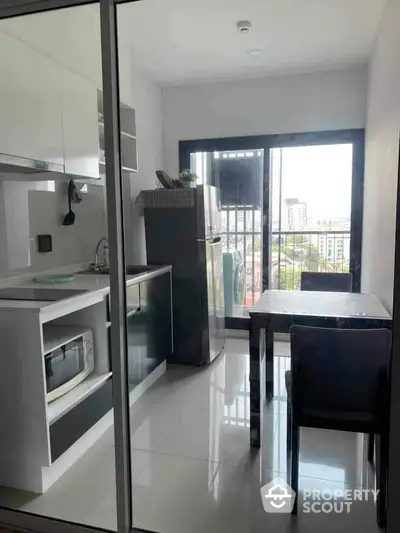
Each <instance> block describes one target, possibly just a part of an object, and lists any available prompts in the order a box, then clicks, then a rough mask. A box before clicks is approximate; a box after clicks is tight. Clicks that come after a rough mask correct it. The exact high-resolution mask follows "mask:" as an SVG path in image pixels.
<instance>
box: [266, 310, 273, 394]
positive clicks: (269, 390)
mask: <svg viewBox="0 0 400 533" xmlns="http://www.w3.org/2000/svg"><path fill="white" fill-rule="evenodd" d="M265 378H266V383H265V387H266V389H265V390H266V395H267V401H268V402H270V401H271V400H272V398H273V397H274V328H273V325H272V317H271V318H270V319H269V321H268V326H267V328H266V330H265Z"/></svg>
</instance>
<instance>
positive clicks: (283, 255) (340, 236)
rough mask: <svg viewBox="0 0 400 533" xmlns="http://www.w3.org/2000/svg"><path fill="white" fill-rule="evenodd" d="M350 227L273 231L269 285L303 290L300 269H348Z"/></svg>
mask: <svg viewBox="0 0 400 533" xmlns="http://www.w3.org/2000/svg"><path fill="white" fill-rule="evenodd" d="M349 269H350V231H301V232H293V231H280V232H279V231H274V232H272V233H271V265H270V288H271V289H279V290H300V278H301V272H305V271H307V272H349Z"/></svg>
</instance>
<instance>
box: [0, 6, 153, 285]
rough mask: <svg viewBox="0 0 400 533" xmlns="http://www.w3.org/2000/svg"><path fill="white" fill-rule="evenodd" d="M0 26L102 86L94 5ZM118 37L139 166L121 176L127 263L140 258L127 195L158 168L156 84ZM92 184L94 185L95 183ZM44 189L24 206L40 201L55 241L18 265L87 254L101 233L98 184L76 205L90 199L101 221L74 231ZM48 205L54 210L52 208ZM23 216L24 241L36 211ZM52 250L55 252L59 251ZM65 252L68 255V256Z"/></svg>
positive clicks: (137, 227) (149, 182)
mask: <svg viewBox="0 0 400 533" xmlns="http://www.w3.org/2000/svg"><path fill="white" fill-rule="evenodd" d="M118 12H119V13H120V16H123V10H119V11H118ZM0 32H4V33H6V34H7V35H9V36H11V38H14V39H18V40H19V41H22V42H23V43H25V45H26V46H28V47H29V48H32V49H34V50H35V51H36V52H37V53H40V54H43V55H45V56H47V57H49V58H50V59H52V60H53V61H54V62H55V63H57V65H58V66H59V67H61V68H62V69H64V71H65V72H67V73H68V72H74V73H75V74H77V75H79V76H81V77H83V78H85V79H86V80H87V81H89V82H90V83H92V84H93V88H94V91H95V90H96V89H97V88H101V87H102V71H101V50H100V46H101V45H100V18H99V13H98V10H97V9H96V7H87V6H83V7H77V8H71V9H65V10H59V11H53V12H48V13H42V14H39V15H32V16H26V17H18V18H14V19H8V20H3V21H0ZM123 41H124V39H122V42H121V43H120V50H119V53H120V90H121V99H122V100H123V101H124V102H126V103H128V104H130V105H132V106H134V107H135V108H136V128H137V145H138V152H139V172H138V173H137V174H132V175H131V177H130V178H129V176H126V177H125V183H124V185H125V194H124V199H125V211H126V212H127V215H126V222H127V227H126V245H127V260H128V261H129V262H130V263H140V262H143V261H145V246H144V227H143V219H142V217H139V215H138V213H137V210H136V209H135V208H134V207H133V208H132V201H131V200H132V199H134V198H135V197H136V195H137V194H138V193H139V192H140V190H141V189H144V188H153V187H154V182H155V174H154V172H155V170H157V169H158V168H162V140H161V135H162V133H161V94H160V89H158V88H157V87H156V86H155V85H154V84H153V83H152V82H151V81H150V80H148V79H147V78H146V77H145V76H144V75H143V74H141V73H140V72H138V71H137V70H136V69H133V65H132V61H131V56H130V51H129V49H128V48H127V47H126V46H125V45H124V44H123ZM16 67H17V66H16ZM18 187H19V188H20V187H21V186H18ZM22 187H23V185H22ZM30 187H32V186H28V187H27V190H28V189H29V188H30ZM97 189H100V188H99V187H97ZM57 190H59V188H57ZM102 192H104V191H102ZM0 193H1V191H0ZM52 194H53V196H52ZM46 195H47V196H46V198H47V201H46V200H45V199H44V198H45V197H44V196H43V195H42V196H40V195H39V196H37V195H36V196H35V202H33V200H32V201H30V202H29V208H30V209H37V206H38V203H39V204H40V202H46V209H44V210H43V212H42V214H41V216H40V226H41V227H42V228H47V231H46V232H47V233H51V234H53V236H54V237H55V236H56V237H57V247H56V250H55V251H54V252H53V253H51V254H46V255H45V256H40V258H39V259H38V258H36V259H38V260H36V261H35V260H34V261H31V264H30V265H26V266H25V267H24V269H26V268H28V269H31V270H34V269H35V268H38V267H39V266H40V267H41V268H53V267H55V266H61V265H62V264H68V263H75V262H83V261H85V262H86V261H88V260H92V259H93V257H94V249H95V246H96V241H97V240H98V238H99V237H101V235H102V234H104V233H106V223H105V217H104V198H103V197H102V194H100V190H96V188H94V187H91V188H90V189H89V196H90V200H88V199H87V198H88V197H86V198H85V200H84V202H83V203H82V206H78V208H77V209H78V211H80V213H81V215H80V220H81V221H82V220H83V221H84V220H85V218H86V219H87V216H86V211H85V209H84V208H83V206H84V205H85V204H86V205H88V203H89V202H90V211H93V209H96V210H97V211H99V212H100V211H101V213H98V214H99V216H98V217H97V218H96V220H97V222H99V221H100V220H103V222H102V226H101V227H100V228H98V230H97V231H96V228H94V227H93V224H91V223H90V221H87V222H88V223H87V224H83V225H80V224H79V226H80V227H79V231H77V226H75V227H70V228H65V227H62V226H61V225H60V216H59V215H60V210H61V209H62V198H61V199H60V198H59V194H57V195H55V194H54V193H46ZM26 196H27V192H26ZM56 196H57V197H56ZM53 197H54V198H53ZM31 198H33V196H32V195H31V196H30V200H31ZM60 202H61V204H60ZM64 203H65V205H64V206H63V208H64V210H65V207H66V200H65V202H64ZM50 206H51V207H50ZM24 209H28V202H24ZM53 210H55V211H56V213H53ZM100 215H101V216H100ZM46 217H47V218H46ZM28 219H29V220H30V226H29V225H28V224H25V225H24V227H26V228H28V226H29V235H26V239H25V241H26V242H29V239H32V237H34V235H36V230H37V228H36V225H37V224H36V223H35V221H36V220H38V217H37V216H36V213H30V214H29V217H28V214H27V213H24V220H28ZM42 231H43V230H42ZM3 233H4V232H3ZM1 234H2V232H0V236H1ZM70 237H71V238H70ZM25 241H24V242H25ZM30 242H32V241H30ZM67 247H70V248H72V249H73V253H72V254H70V255H69V256H68V254H66V255H65V254H64V255H63V254H62V250H63V249H66V248H67ZM57 251H58V252H61V255H60V253H58V252H57ZM27 253H28V252H27V251H26V250H25V251H24V252H23V253H22V255H23V257H27ZM68 257H69V258H70V259H71V260H70V261H69V260H68ZM33 259H34V257H33ZM0 266H1V265H0ZM11 270H13V269H11ZM6 273H7V269H6V271H5V270H4V269H1V268H0V276H1V275H6ZM10 273H13V272H10Z"/></svg>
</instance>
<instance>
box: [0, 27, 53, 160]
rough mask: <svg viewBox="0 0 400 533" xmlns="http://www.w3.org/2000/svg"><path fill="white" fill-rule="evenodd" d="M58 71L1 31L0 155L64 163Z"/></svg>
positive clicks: (44, 57) (41, 57) (51, 64)
mask: <svg viewBox="0 0 400 533" xmlns="http://www.w3.org/2000/svg"><path fill="white" fill-rule="evenodd" d="M58 75H59V69H58V68H57V65H56V64H55V63H54V61H52V60H50V59H48V58H47V57H46V56H44V55H42V54H40V53H38V52H36V51H35V50H33V49H31V48H29V47H28V46H26V45H25V44H23V43H22V42H20V41H19V40H17V39H15V38H12V37H9V36H8V35H7V34H5V33H2V32H0V79H1V82H0V153H3V154H8V155H14V156H19V157H24V158H28V159H35V160H38V161H46V162H51V163H58V164H60V165H63V164H64V150H63V138H62V106H61V94H60V90H59V77H58Z"/></svg>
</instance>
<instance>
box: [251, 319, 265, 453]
mask: <svg viewBox="0 0 400 533" xmlns="http://www.w3.org/2000/svg"><path fill="white" fill-rule="evenodd" d="M260 340H261V339H260V326H259V325H258V324H256V322H255V320H254V319H253V318H252V317H250V335H249V341H250V342H249V352H250V446H252V447H254V448H259V447H260V445H261V416H262V405H261V389H260V370H261V365H260Z"/></svg>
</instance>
